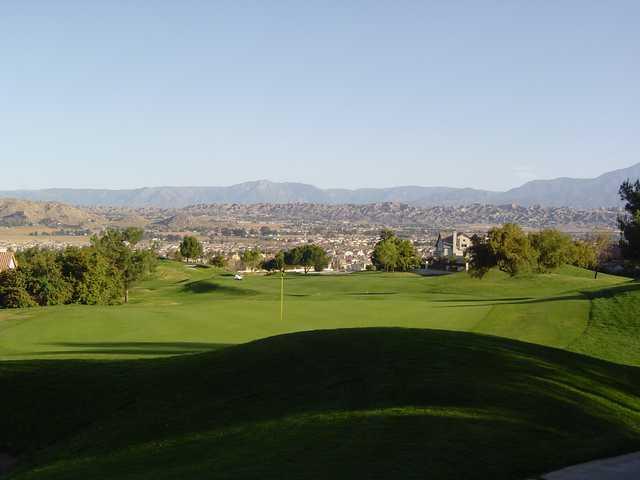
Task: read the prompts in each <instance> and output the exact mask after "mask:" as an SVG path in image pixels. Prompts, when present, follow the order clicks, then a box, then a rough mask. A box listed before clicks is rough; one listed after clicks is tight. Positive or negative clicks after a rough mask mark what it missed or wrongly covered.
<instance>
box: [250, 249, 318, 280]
mask: <svg viewBox="0 0 640 480" xmlns="http://www.w3.org/2000/svg"><path fill="white" fill-rule="evenodd" d="M328 266H329V255H327V252H326V251H325V250H324V249H323V248H322V247H320V246H319V245H315V244H312V243H308V244H305V245H299V246H297V247H294V248H291V249H289V250H281V251H279V252H278V253H276V254H275V255H274V256H273V257H271V258H269V259H267V260H265V261H264V262H262V268H263V269H264V270H266V271H268V272H277V271H280V272H284V271H285V269H286V268H296V267H301V268H302V269H303V270H304V273H305V274H307V273H309V271H311V269H313V270H314V271H316V272H321V271H322V270H324V269H325V268H327V267H328Z"/></svg>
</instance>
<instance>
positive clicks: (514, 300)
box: [431, 282, 640, 308]
mask: <svg viewBox="0 0 640 480" xmlns="http://www.w3.org/2000/svg"><path fill="white" fill-rule="evenodd" d="M637 290H640V283H638V282H633V283H626V284H624V285H616V286H615V287H606V288H602V289H600V290H582V291H578V292H576V293H574V294H572V295H556V296H553V297H540V298H531V297H511V298H509V297H507V298H484V299H482V298H479V299H450V300H431V301H432V302H433V303H453V304H454V305H444V306H442V308H461V307H470V306H473V307H493V306H495V305H528V304H534V303H548V302H558V301H565V300H593V299H596V298H608V297H613V296H615V295H619V294H621V293H627V292H635V291H637Z"/></svg>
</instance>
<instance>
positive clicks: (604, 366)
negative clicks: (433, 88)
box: [0, 262, 640, 480]
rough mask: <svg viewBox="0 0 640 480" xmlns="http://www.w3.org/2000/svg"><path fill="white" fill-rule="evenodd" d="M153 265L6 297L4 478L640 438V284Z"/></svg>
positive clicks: (399, 458) (609, 446)
mask: <svg viewBox="0 0 640 480" xmlns="http://www.w3.org/2000/svg"><path fill="white" fill-rule="evenodd" d="M280 313H281V312H280V278H279V276H278V275H274V276H263V275H248V276H246V277H245V278H244V279H243V280H242V281H238V280H234V278H233V276H232V275H229V274H227V273H224V272H222V271H219V270H216V269H212V268H193V267H186V266H184V265H182V264H179V263H174V262H163V263H161V265H160V267H159V269H158V271H157V273H156V274H155V276H154V278H152V279H149V280H147V281H145V282H142V283H140V284H139V285H138V287H137V288H136V289H135V290H134V291H133V292H132V295H131V302H130V303H129V304H127V305H114V306H80V305H72V306H60V307H44V308H31V309H23V310H2V311H0V359H1V360H2V361H0V410H1V411H2V412H4V413H3V414H2V415H0V453H3V452H4V453H6V454H10V455H11V456H14V457H16V458H17V459H18V464H17V466H16V468H15V469H14V470H13V471H12V472H11V473H10V474H9V475H8V478H10V479H20V480H24V479H86V478H92V479H135V480H138V479H146V478H154V479H185V478H189V479H191V478H195V479H200V478H207V479H209V478H211V479H227V478H228V479H239V478H242V479H245V478H246V479H250V478H269V479H271V478H273V479H279V478H282V477H283V476H285V475H286V476H289V477H291V478H309V479H322V478H433V479H451V478H465V479H466V478H469V479H474V478H478V479H481V478H492V479H515V478H528V477H531V476H535V475H539V474H541V473H543V472H545V471H549V470H553V469H555V468H559V467H562V466H566V465H569V464H572V463H577V462H581V461H586V460H591V459H594V458H600V457H605V456H610V455H614V454H619V453H626V452H629V451H633V450H638V449H640V368H638V367H640V342H639V340H640V284H638V283H636V282H633V281H631V280H629V279H627V278H622V277H614V276H608V275H602V274H601V275H599V276H598V278H597V279H594V278H593V274H592V273H591V272H587V271H584V270H580V269H577V268H573V267H563V268H562V269H560V270H558V271H556V272H554V273H550V274H544V275H531V276H521V277H515V278H512V277H509V276H507V275H505V274H503V273H502V272H499V271H492V272H490V273H489V274H488V275H487V276H486V277H485V278H483V279H482V280H478V279H473V278H470V277H469V276H468V275H466V274H465V273H459V274H452V275H447V276H433V277H423V276H420V275H414V274H400V273H374V272H371V273H361V274H350V275H308V276H305V275H287V278H286V281H285V311H284V317H283V318H282V319H281V317H280Z"/></svg>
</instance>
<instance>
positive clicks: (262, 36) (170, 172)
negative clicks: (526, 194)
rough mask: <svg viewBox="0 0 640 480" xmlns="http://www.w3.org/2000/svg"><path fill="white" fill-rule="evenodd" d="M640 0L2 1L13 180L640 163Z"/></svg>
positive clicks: (426, 172) (503, 174) (146, 182)
mask: <svg viewBox="0 0 640 480" xmlns="http://www.w3.org/2000/svg"><path fill="white" fill-rule="evenodd" d="M639 25H640V1H637V0H629V1H617V0H611V1H603V0H597V1H590V0H576V1H569V0H546V1H545V0H541V1H535V2H534V1H529V0H520V1H518V0H508V1H507V0H504V1H490V0H487V1H482V0H473V1H433V2H431V1H402V0H394V1H384V2H383V1H376V0H371V1H356V0H349V1H344V0H339V1H312V0H307V1H277V0H274V1H262V0H256V1H242V0H231V1H213V0H203V1H190V0H180V1H174V0H172V1H165V2H163V1H160V0H153V1H152V0H148V1H143V0H140V1H134V0H108V1H93V0H77V1H64V0H56V1H50V0H42V1H35V0H20V1H17V0H16V1H6V2H1V3H0V189H13V188H41V187H53V186H56V187H111V188H128V187H138V186H156V185H228V184H232V183H237V182H241V181H247V180H255V179H261V178H267V179H271V180H275V181H283V180H287V181H301V182H307V183H313V184H316V185H318V186H321V187H330V186H331V187H360V186H391V185H402V184H419V185H449V186H473V187H479V188H490V189H505V188H509V187H512V186H516V185H518V184H520V183H522V182H524V181H526V180H530V179H533V178H549V177H556V176H580V177H590V176H595V175H598V174H600V173H602V172H604V171H607V170H611V169H614V168H621V167H625V166H629V165H631V164H634V163H637V162H639V161H640V27H639Z"/></svg>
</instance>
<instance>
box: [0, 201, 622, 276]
mask: <svg viewBox="0 0 640 480" xmlns="http://www.w3.org/2000/svg"><path fill="white" fill-rule="evenodd" d="M620 211H621V210H620V209H617V208H600V209H575V208H569V207H540V206H534V207H523V206H519V205H502V206H492V205H482V204H472V205H466V206H458V207H454V206H441V207H418V206H414V205H409V204H404V203H398V202H386V203H375V204H367V205H326V204H312V203H290V204H201V205H193V206H189V207H185V208H180V209H163V208H151V207H147V208H136V209H129V208H122V207H88V208H82V207H75V206H70V205H65V204H61V203H57V202H32V201H26V200H10V199H4V200H0V249H3V250H13V251H20V250H23V249H26V248H29V247H33V246H46V247H48V248H64V247H66V246H69V245H84V244H88V243H89V239H90V237H91V235H93V234H95V233H100V232H101V231H103V230H104V229H105V228H107V227H116V228H118V227H120V228H121V227H127V226H135V227H139V228H143V229H144V231H145V238H144V240H143V242H142V243H141V245H142V246H144V247H153V248H154V249H155V250H156V251H157V253H158V254H159V255H160V256H163V257H167V258H173V257H174V256H175V255H176V252H177V251H178V245H179V244H180V241H181V240H182V238H184V237H185V236H186V235H194V236H196V237H197V238H198V239H199V240H200V242H201V243H202V246H203V250H204V255H203V259H206V258H210V257H212V256H215V255H219V256H222V257H224V258H225V259H226V261H227V264H228V265H229V267H231V268H236V269H238V270H241V269H243V265H242V262H241V260H240V257H241V254H242V252H243V251H245V250H249V249H256V250H259V251H260V252H261V253H262V255H263V256H264V257H265V258H266V257H268V256H270V255H273V254H274V253H275V252H278V251H280V250H283V249H289V248H291V247H294V246H297V245H302V244H306V243H314V244H317V245H319V246H321V247H322V248H323V249H324V250H325V251H326V252H327V254H328V255H329V257H330V264H329V267H328V268H327V270H329V271H340V272H354V271H362V270H366V269H367V268H368V266H369V265H371V254H372V251H373V248H374V246H375V244H376V242H377V241H378V235H379V232H380V230H381V229H382V228H385V227H389V228H393V229H394V230H395V231H396V232H397V234H398V236H400V237H402V238H406V239H409V240H411V241H412V243H413V244H414V246H415V248H416V250H417V252H418V254H419V255H420V256H421V258H423V259H425V261H426V259H429V258H433V257H434V256H437V252H436V249H437V242H438V238H439V237H443V235H451V234H452V233H453V232H457V233H458V234H459V235H463V236H466V237H467V238H470V237H471V236H472V235H473V234H474V233H479V234H483V233H485V232H486V231H487V230H488V229H489V228H491V227H492V226H496V225H501V224H504V223H509V222H510V223H517V224H519V225H521V226H522V227H523V228H525V229H527V230H538V229H542V228H557V229H559V230H561V231H564V232H566V233H569V234H571V235H572V236H573V237H574V238H584V237H588V236H590V235H594V234H595V233H599V234H604V235H608V236H610V237H611V238H612V239H613V238H615V237H616V236H617V235H618V232H617V225H616V219H617V217H618V215H619V214H620ZM459 238H463V237H459ZM441 253H442V252H441ZM203 261H204V260H203Z"/></svg>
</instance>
